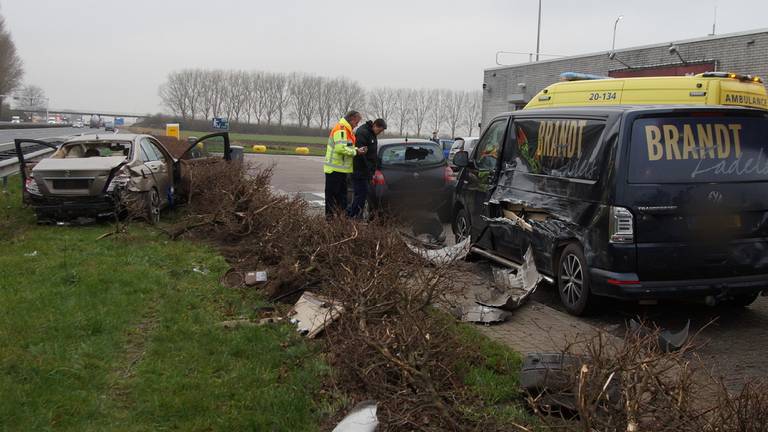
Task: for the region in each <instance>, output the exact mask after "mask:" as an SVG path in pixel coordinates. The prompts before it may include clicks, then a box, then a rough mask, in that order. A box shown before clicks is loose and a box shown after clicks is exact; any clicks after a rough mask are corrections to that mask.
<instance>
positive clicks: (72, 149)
mask: <svg viewBox="0 0 768 432" xmlns="http://www.w3.org/2000/svg"><path fill="white" fill-rule="evenodd" d="M130 154H131V143H130V142H122V141H121V142H112V141H96V142H76V143H67V144H64V145H62V146H61V147H60V148H59V149H58V150H57V151H56V153H54V154H53V156H51V157H52V158H54V159H74V158H88V157H109V156H126V157H127V156H129V155H130Z"/></svg>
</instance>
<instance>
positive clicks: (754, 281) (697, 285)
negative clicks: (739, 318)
mask: <svg viewBox="0 0 768 432" xmlns="http://www.w3.org/2000/svg"><path fill="white" fill-rule="evenodd" d="M590 276H591V278H590V282H591V285H590V286H591V289H592V292H593V293H595V294H597V295H601V296H606V297H613V298H618V299H624V300H661V299H685V298H697V297H707V296H715V297H729V296H735V295H748V294H754V293H758V292H761V291H766V290H768V274H759V275H749V276H736V277H724V278H707V279H688V280H672V281H639V280H638V276H637V275H636V274H635V273H614V272H610V271H607V270H602V269H591V270H590Z"/></svg>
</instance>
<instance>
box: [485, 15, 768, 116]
mask: <svg viewBox="0 0 768 432" xmlns="http://www.w3.org/2000/svg"><path fill="white" fill-rule="evenodd" d="M706 71H728V72H737V73H744V74H753V75H758V76H760V77H763V78H764V79H766V80H768V29H761V30H752V31H745V32H740V33H730V34H723V35H717V36H708V37H702V38H697V39H688V40H683V41H675V42H671V43H670V42H667V43H660V44H655V45H646V46H640V47H634V48H625V49H619V50H616V51H615V55H614V56H613V58H611V56H609V53H608V52H600V53H593V54H585V55H579V56H572V57H564V58H558V59H554V60H542V61H539V62H533V63H523V64H518V65H513V66H501V67H496V68H491V69H486V70H485V74H484V80H483V115H482V122H483V125H485V124H487V123H488V120H489V119H490V118H491V117H493V116H494V115H496V114H499V113H502V112H506V111H514V110H516V109H520V108H522V107H523V106H524V105H525V104H526V103H528V101H529V100H530V99H531V98H532V97H534V96H535V95H536V94H537V93H538V92H539V91H541V90H542V89H543V88H544V87H546V86H548V85H550V84H552V83H555V82H557V81H558V80H559V77H560V74H561V73H563V72H585V73H592V74H598V75H605V76H611V77H629V76H659V75H685V74H688V73H700V72H706Z"/></svg>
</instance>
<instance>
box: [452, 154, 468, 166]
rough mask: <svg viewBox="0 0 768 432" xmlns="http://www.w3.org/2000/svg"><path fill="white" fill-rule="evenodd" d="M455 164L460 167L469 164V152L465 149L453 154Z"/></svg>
mask: <svg viewBox="0 0 768 432" xmlns="http://www.w3.org/2000/svg"><path fill="white" fill-rule="evenodd" d="M453 164H454V165H456V166H457V167H459V168H465V167H468V166H469V153H467V152H465V151H464V150H462V151H460V152H456V155H454V156H453Z"/></svg>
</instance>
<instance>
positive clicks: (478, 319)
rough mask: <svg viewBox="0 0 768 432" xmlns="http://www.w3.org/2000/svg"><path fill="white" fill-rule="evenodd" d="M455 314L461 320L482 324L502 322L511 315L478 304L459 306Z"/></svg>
mask: <svg viewBox="0 0 768 432" xmlns="http://www.w3.org/2000/svg"><path fill="white" fill-rule="evenodd" d="M457 315H458V317H459V318H460V319H461V320H462V321H466V322H474V323H483V324H493V323H499V322H504V321H507V320H508V319H509V318H510V317H511V316H512V314H511V313H510V312H508V311H505V310H501V309H498V308H494V307H488V306H483V305H479V304H478V305H472V306H466V307H463V308H459V309H458V310H457Z"/></svg>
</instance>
